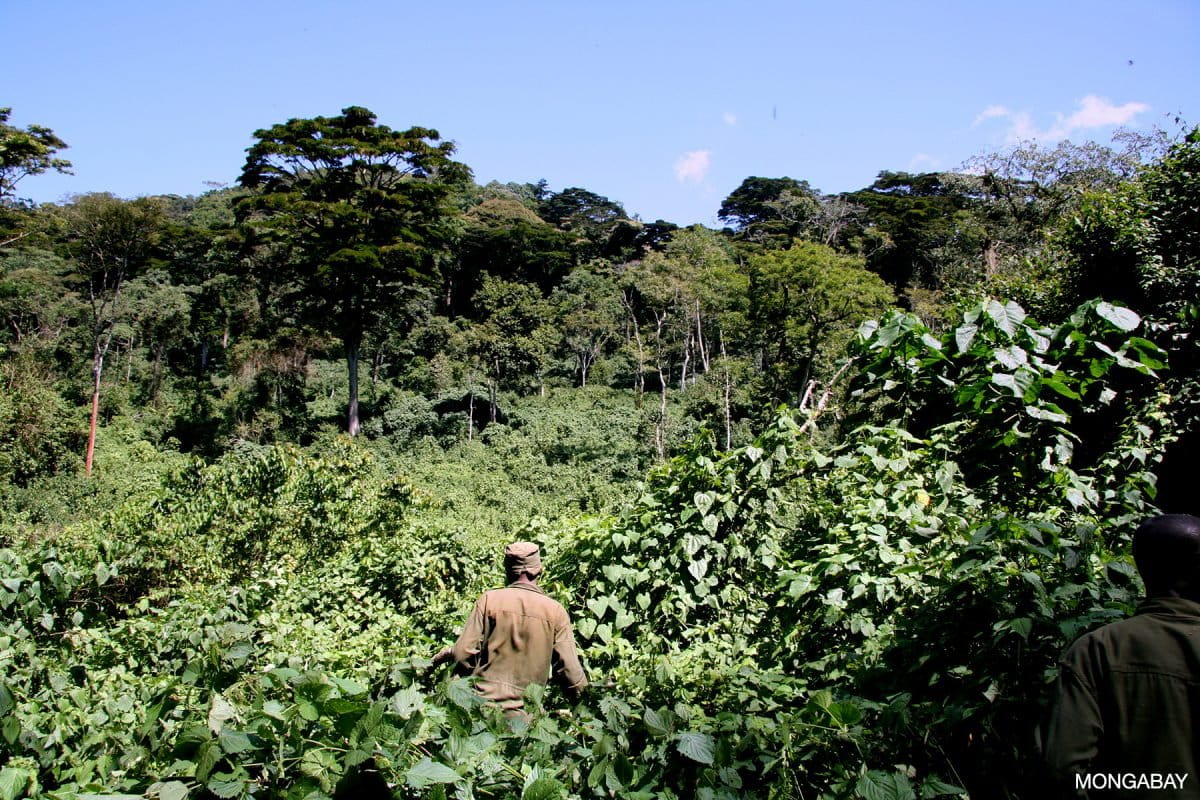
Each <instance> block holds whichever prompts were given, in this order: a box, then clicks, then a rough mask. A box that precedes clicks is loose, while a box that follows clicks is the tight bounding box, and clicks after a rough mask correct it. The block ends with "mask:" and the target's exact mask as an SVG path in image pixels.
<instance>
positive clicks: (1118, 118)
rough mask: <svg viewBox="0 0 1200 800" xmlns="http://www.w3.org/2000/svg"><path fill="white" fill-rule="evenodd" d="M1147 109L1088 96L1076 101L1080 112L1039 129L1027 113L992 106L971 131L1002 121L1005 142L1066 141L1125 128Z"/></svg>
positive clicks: (1061, 116) (1057, 117)
mask: <svg viewBox="0 0 1200 800" xmlns="http://www.w3.org/2000/svg"><path fill="white" fill-rule="evenodd" d="M1149 109H1150V106H1148V105H1146V104H1145V103H1136V102H1132V103H1125V104H1124V105H1120V106H1118V105H1114V104H1113V103H1112V102H1111V101H1109V100H1108V98H1105V97H1099V96H1097V95H1094V94H1089V95H1088V96H1087V97H1084V98H1083V99H1082V100H1080V101H1079V108H1078V109H1076V111H1075V112H1074V113H1073V114H1069V115H1067V114H1063V113H1062V112H1056V113H1055V114H1054V124H1053V125H1051V126H1050V127H1048V128H1045V129H1041V128H1039V127H1038V126H1037V124H1036V123H1034V121H1033V117H1032V116H1031V115H1030V113H1029V112H1028V111H1010V110H1009V109H1007V108H1005V107H1004V106H1000V105H991V106H988V107H987V108H985V109H984V110H983V111H981V112H980V113H979V115H978V116H976V117H975V121H974V122H973V123H972V124H971V127H975V126H976V125H979V124H981V123H983V122H984V121H986V120H989V119H997V118H1001V119H1005V120H1007V121H1008V126H1009V128H1008V134H1007V138H1008V140H1009V141H1010V142H1021V141H1027V140H1030V139H1037V140H1039V141H1043V142H1045V141H1050V142H1056V141H1060V140H1062V139H1066V138H1068V137H1070V136H1072V135H1074V134H1076V133H1078V132H1080V131H1087V130H1091V129H1094V128H1111V127H1114V126H1117V125H1126V124H1128V123H1129V122H1130V121H1131V120H1132V119H1133V118H1134V117H1136V116H1137V115H1138V114H1141V113H1142V112H1143V111H1148V110H1149Z"/></svg>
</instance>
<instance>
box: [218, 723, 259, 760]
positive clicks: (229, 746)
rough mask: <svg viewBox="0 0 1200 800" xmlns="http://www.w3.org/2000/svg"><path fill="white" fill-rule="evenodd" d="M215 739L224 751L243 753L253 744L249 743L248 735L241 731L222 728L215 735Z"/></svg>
mask: <svg viewBox="0 0 1200 800" xmlns="http://www.w3.org/2000/svg"><path fill="white" fill-rule="evenodd" d="M217 741H218V742H219V743H220V745H221V749H222V750H224V751H225V752H226V753H229V754H233V753H243V752H245V751H247V750H249V749H250V748H252V747H253V746H254V745H252V744H251V743H250V737H249V736H247V735H246V734H245V733H243V732H241V731H235V730H231V729H229V728H222V729H221V732H220V733H219V734H218V735H217Z"/></svg>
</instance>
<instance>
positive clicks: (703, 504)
mask: <svg viewBox="0 0 1200 800" xmlns="http://www.w3.org/2000/svg"><path fill="white" fill-rule="evenodd" d="M692 502H693V503H695V505H696V510H697V511H699V512H700V513H701V514H707V513H708V510H709V509H710V508H712V504H713V496H712V495H711V494H708V493H707V492H696V494H695V495H694V496H693V497H692Z"/></svg>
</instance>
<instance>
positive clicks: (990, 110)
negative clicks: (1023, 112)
mask: <svg viewBox="0 0 1200 800" xmlns="http://www.w3.org/2000/svg"><path fill="white" fill-rule="evenodd" d="M1011 113H1012V112H1011V111H1009V110H1008V109H1007V108H1005V107H1004V106H988V107H987V108H985V109H984V110H983V111H980V112H979V116H977V117H975V121H974V122H972V123H971V127H972V128H974V127H975V126H977V125H980V124H981V123H983V122H986V121H987V120H989V119H992V118H993V117H1007V116H1008V115H1009V114H1011Z"/></svg>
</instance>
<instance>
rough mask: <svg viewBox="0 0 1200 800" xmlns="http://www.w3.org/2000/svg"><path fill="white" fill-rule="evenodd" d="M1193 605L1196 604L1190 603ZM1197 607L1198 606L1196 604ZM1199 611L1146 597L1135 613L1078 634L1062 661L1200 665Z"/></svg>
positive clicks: (1188, 667)
mask: <svg viewBox="0 0 1200 800" xmlns="http://www.w3.org/2000/svg"><path fill="white" fill-rule="evenodd" d="M1189 605H1190V606H1195V604H1189ZM1195 608H1196V610H1197V611H1200V606H1196V607H1195ZM1198 631H1200V614H1194V613H1192V609H1191V607H1185V606H1181V605H1180V604H1178V603H1174V604H1170V603H1168V604H1164V603H1161V602H1156V601H1146V602H1143V603H1142V604H1141V605H1139V606H1138V613H1136V614H1135V615H1134V616H1132V617H1127V618H1126V619H1122V620H1117V621H1116V622H1110V623H1108V624H1107V625H1102V626H1100V627H1099V628H1096V629H1095V630H1093V631H1089V632H1088V633H1085V634H1084V635H1083V636H1080V637H1079V638H1078V639H1076V640H1075V642H1074V643H1073V644H1072V645H1071V646H1070V647H1068V648H1067V650H1066V652H1065V653H1064V654H1063V658H1062V663H1063V664H1064V665H1066V666H1068V667H1072V668H1074V669H1076V670H1080V669H1085V668H1088V667H1091V668H1105V669H1107V668H1118V669H1119V668H1125V667H1129V668H1134V669H1150V668H1151V667H1153V666H1154V665H1155V664H1161V666H1162V668H1163V669H1164V671H1167V672H1173V671H1178V670H1185V671H1191V669H1192V666H1195V665H1200V636H1197V635H1196V633H1197V632H1198Z"/></svg>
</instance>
